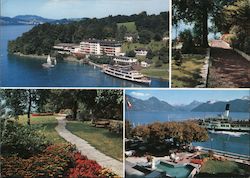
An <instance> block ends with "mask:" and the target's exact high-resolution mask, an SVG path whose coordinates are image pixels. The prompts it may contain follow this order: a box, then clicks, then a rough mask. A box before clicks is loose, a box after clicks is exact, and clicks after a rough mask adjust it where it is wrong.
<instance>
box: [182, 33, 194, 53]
mask: <svg viewBox="0 0 250 178" xmlns="http://www.w3.org/2000/svg"><path fill="white" fill-rule="evenodd" d="M180 39H181V41H183V44H182V48H181V52H182V53H184V54H190V53H193V52H194V48H195V44H194V40H193V35H192V32H191V31H190V30H184V31H183V32H181V33H180Z"/></svg>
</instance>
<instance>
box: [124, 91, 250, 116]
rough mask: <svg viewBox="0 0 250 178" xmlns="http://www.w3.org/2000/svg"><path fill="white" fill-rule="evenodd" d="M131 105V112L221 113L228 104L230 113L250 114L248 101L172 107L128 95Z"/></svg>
mask: <svg viewBox="0 0 250 178" xmlns="http://www.w3.org/2000/svg"><path fill="white" fill-rule="evenodd" d="M126 97H127V99H128V101H129V102H130V103H131V105H132V107H131V108H130V110H132V111H192V112H223V111H224V110H225V107H226V104H228V103H229V104H230V111H231V112H250V100H249V99H235V100H232V101H228V102H227V101H217V102H211V101H207V102H206V103H201V102H198V101H193V102H191V103H190V104H186V105H180V106H172V105H170V104H169V103H167V102H165V101H160V100H159V99H157V98H156V97H151V98H149V99H147V100H141V99H137V98H134V97H132V96H130V95H127V96H126Z"/></svg>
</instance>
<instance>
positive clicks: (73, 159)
mask: <svg viewBox="0 0 250 178" xmlns="http://www.w3.org/2000/svg"><path fill="white" fill-rule="evenodd" d="M0 159H1V163H2V165H1V167H2V170H1V176H2V177H24V178H26V177H70V178H78V177H107V176H108V177H115V176H116V175H115V174H114V173H112V172H111V171H110V170H108V169H104V168H102V167H101V166H100V165H99V164H98V163H97V162H96V161H93V160H89V159H88V158H87V157H86V156H82V155H81V154H80V153H79V152H76V149H75V147H74V146H72V145H65V144H61V145H50V146H48V147H47V148H46V149H45V150H44V151H43V152H42V153H40V154H37V155H34V156H31V157H29V158H27V159H24V158H21V157H18V156H16V155H13V156H5V157H0Z"/></svg>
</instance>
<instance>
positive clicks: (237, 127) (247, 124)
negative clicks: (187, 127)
mask: <svg viewBox="0 0 250 178" xmlns="http://www.w3.org/2000/svg"><path fill="white" fill-rule="evenodd" d="M229 107H230V105H229V104H227V105H226V109H225V113H224V114H223V115H221V116H220V117H210V118H207V119H203V120H200V121H199V125H200V126H202V127H204V128H206V129H208V130H212V131H229V132H249V133H250V121H249V120H232V119H230V117H229Z"/></svg>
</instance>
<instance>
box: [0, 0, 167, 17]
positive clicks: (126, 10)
mask: <svg viewBox="0 0 250 178" xmlns="http://www.w3.org/2000/svg"><path fill="white" fill-rule="evenodd" d="M0 1H1V16H7V17H14V16H16V15H38V16H42V17H45V18H51V19H62V18H83V17H89V18H92V17H97V18H100V17H106V16H109V15H118V14H121V15H131V14H138V13H140V12H142V11H146V12H147V13H148V14H159V13H160V12H163V11H167V10H168V7H169V0H0Z"/></svg>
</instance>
